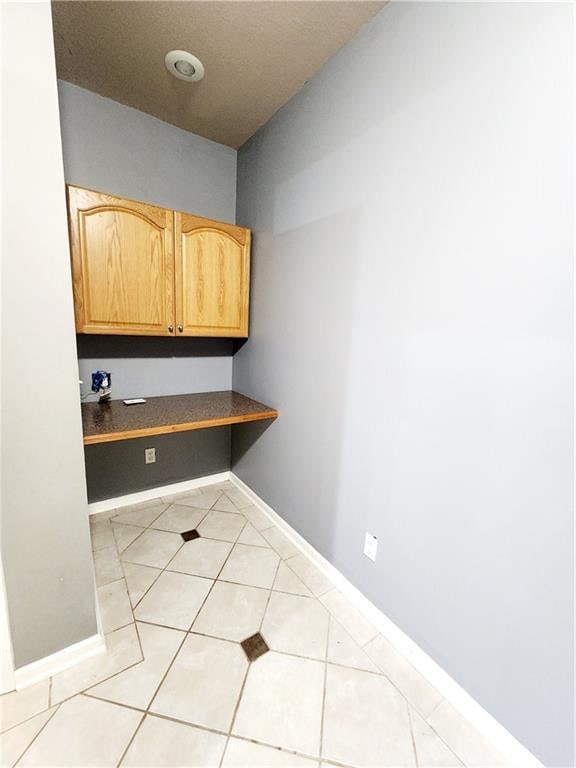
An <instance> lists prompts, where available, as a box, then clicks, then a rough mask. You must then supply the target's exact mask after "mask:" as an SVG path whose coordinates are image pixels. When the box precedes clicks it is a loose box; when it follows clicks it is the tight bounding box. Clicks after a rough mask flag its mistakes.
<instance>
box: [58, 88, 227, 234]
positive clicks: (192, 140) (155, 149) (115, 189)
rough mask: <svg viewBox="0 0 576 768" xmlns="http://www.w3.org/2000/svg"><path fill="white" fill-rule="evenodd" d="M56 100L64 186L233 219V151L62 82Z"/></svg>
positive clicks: (203, 214)
mask: <svg viewBox="0 0 576 768" xmlns="http://www.w3.org/2000/svg"><path fill="white" fill-rule="evenodd" d="M58 97H59V100H60V114H61V125H62V143H63V148H64V175H65V177H66V182H67V183H68V184H78V185H79V186H83V187H89V188H91V189H96V190H98V191H102V192H109V193H110V194H113V195H120V196H122V197H129V198H132V199H134V200H143V201H145V202H147V203H153V204H156V205H161V206H164V207H165V208H176V209H177V210H181V211H190V212H191V213H196V214H198V215H199V216H208V217H209V218H212V219H222V220H223V221H230V222H234V217H235V215H236V210H235V208H236V185H235V180H236V155H237V153H236V150H235V149H231V148H230V147H225V146H224V145H223V144H217V143H216V142H214V141H209V140H208V139H204V138H202V137H201V136H196V135H195V134H193V133H190V132H189V131H183V130H181V129H180V128H176V127H175V126H173V125H169V124H168V123H164V122H163V121H162V120H157V119H156V118H155V117H151V116H150V115H146V114H144V112H139V111H138V110H137V109H132V108H131V107H125V106H124V105H123V104H118V102H116V101H112V100H111V99H106V98H104V97H103V96H98V94H96V93H92V92H91V91H87V90H85V89H84V88H79V87H78V86H76V85H72V84H71V83H66V82H64V81H63V80H59V81H58Z"/></svg>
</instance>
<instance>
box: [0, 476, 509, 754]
mask: <svg viewBox="0 0 576 768" xmlns="http://www.w3.org/2000/svg"><path fill="white" fill-rule="evenodd" d="M90 525H91V531H92V545H93V551H94V567H95V573H96V584H97V590H98V600H99V604H100V611H101V617H102V624H103V631H104V632H105V634H106V645H107V650H106V652H105V653H102V654H100V655H99V656H96V657H94V658H92V659H89V660H87V661H85V662H82V663H80V664H78V665H77V666H75V667H74V668H72V669H69V670H67V671H65V672H62V673H60V674H57V675H55V676H54V677H53V678H52V679H51V680H49V681H48V680H46V681H43V682H41V683H38V684H37V685H33V686H30V687H29V688H26V689H23V690H21V691H18V692H12V693H8V694H6V695H4V696H2V697H0V726H1V727H0V730H1V731H2V735H1V736H0V755H1V758H2V759H1V764H2V766H13V765H23V766H25V765H30V766H31V765H35V766H117V765H122V766H195V767H202V768H209V767H212V766H213V767H214V768H218V767H220V766H221V767H222V768H232V767H235V768H240V767H241V766H244V767H246V768H252V767H254V768H258V767H260V768H267V767H269V768H314V767H316V768H320V766H323V767H324V766H329V765H340V766H354V767H357V768H361V767H362V766H371V767H372V768H379V767H382V768H384V767H385V766H437V767H438V766H446V767H447V766H462V765H466V766H470V767H471V768H472V767H474V766H496V765H504V764H505V763H504V761H503V760H502V759H501V757H499V755H497V754H496V753H495V752H494V751H493V749H492V748H491V747H490V745H489V744H488V743H487V742H485V741H484V740H483V738H482V737H481V736H480V735H479V734H478V733H477V732H476V731H475V730H474V729H473V728H472V727H471V726H470V724H469V723H467V722H466V721H465V720H464V719H463V718H462V717H461V716H460V715H459V714H458V713H457V712H456V711H455V710H454V709H452V708H451V707H450V706H449V705H448V703H447V702H446V701H444V700H443V699H442V697H441V696H440V695H439V694H438V692H437V691H436V690H435V689H434V688H432V687H431V686H430V684H429V683H427V681H426V680H425V679H424V678H423V677H422V676H421V675H420V674H419V673H418V672H417V671H416V670H415V669H414V667H412V665H411V664H409V662H407V661H406V660H405V659H404V658H403V657H402V656H400V655H399V654H398V653H397V652H396V651H395V650H394V648H392V646H390V644H389V643H388V642H387V641H386V640H385V639H384V637H382V636H381V635H379V634H378V632H377V630H376V629H375V628H374V627H373V626H372V625H371V624H370V623H369V622H368V621H367V620H366V619H365V618H364V616H363V615H362V614H360V613H359V612H358V611H357V610H356V609H355V608H354V607H353V606H352V605H351V604H350V603H349V602H348V600H347V599H346V598H345V597H344V596H343V595H342V594H341V593H340V592H338V591H337V590H336V589H334V587H333V585H332V584H331V583H330V581H328V580H327V579H326V577H325V576H324V575H323V574H322V573H320V572H319V571H318V570H317V568H316V567H315V566H314V565H313V563H312V562H311V561H310V560H308V558H307V557H306V556H305V555H303V554H302V553H301V552H300V551H299V550H298V549H297V547H296V546H295V545H294V544H293V543H292V542H291V541H290V540H289V539H288V538H287V537H286V536H285V534H284V533H283V532H282V531H281V530H280V529H279V528H277V527H276V526H275V525H274V524H273V523H272V521H271V520H270V519H269V518H268V517H267V515H265V514H264V513H263V512H262V511H261V510H260V509H258V508H257V507H255V506H253V505H252V504H251V502H250V499H248V498H247V497H246V496H245V495H244V494H243V493H242V492H241V491H240V490H239V489H238V488H236V487H235V486H234V485H232V484H231V483H228V482H226V483H221V484H219V485H216V486H209V487H205V488H203V489H199V490H197V491H194V492H192V493H188V494H186V495H180V496H177V497H172V498H164V499H158V500H157V501H155V502H149V503H146V504H143V505H139V506H135V507H132V508H128V509H126V508H125V509H123V510H117V511H115V512H112V513H105V514H100V515H97V516H93V517H92V518H91V520H90ZM191 531H196V532H197V533H198V534H199V535H198V536H197V535H196V534H191V535H190V534H189V532H191ZM185 533H188V534H189V535H186V536H182V534H185ZM185 539H187V540H185ZM255 635H257V637H256V638H255V639H253V640H251V641H250V642H248V643H245V642H243V641H246V640H248V639H249V638H252V637H253V636H255ZM245 649H246V650H245ZM247 654H248V655H247ZM249 655H251V657H252V658H253V660H252V661H251V660H250V659H249Z"/></svg>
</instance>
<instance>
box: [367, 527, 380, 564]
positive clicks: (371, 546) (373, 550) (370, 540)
mask: <svg viewBox="0 0 576 768" xmlns="http://www.w3.org/2000/svg"><path fill="white" fill-rule="evenodd" d="M377 553H378V539H377V538H376V536H374V535H373V534H371V533H368V532H366V536H365V538H364V554H365V555H366V557H369V558H370V560H374V561H376V555H377Z"/></svg>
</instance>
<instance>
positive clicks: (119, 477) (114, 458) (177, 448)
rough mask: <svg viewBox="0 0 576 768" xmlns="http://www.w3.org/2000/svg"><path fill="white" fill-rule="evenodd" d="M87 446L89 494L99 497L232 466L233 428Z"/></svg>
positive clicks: (187, 478)
mask: <svg viewBox="0 0 576 768" xmlns="http://www.w3.org/2000/svg"><path fill="white" fill-rule="evenodd" d="M134 407H136V406H134ZM146 448H156V463H155V464H145V462H144V450H145V449H146ZM84 450H85V454H86V474H87V478H88V499H89V500H90V501H99V500H100V499H109V498H112V497H114V496H122V495H123V494H126V493H132V492H134V491H142V490H145V489H146V488H157V487H161V486H163V485H169V484H170V483H177V482H179V481H181V480H191V479H193V478H195V477H204V476H205V475H212V474H214V473H216V472H224V471H226V470H228V469H230V427H217V428H212V429H198V430H194V431H192V432H177V433H175V434H173V435H156V436H153V437H139V438H138V439H136V440H121V441H120V442H117V443H99V444H96V445H87V446H85V449H84Z"/></svg>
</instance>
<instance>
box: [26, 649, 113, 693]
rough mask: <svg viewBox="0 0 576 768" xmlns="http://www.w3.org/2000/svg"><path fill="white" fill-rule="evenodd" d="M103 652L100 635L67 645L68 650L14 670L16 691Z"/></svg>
mask: <svg viewBox="0 0 576 768" xmlns="http://www.w3.org/2000/svg"><path fill="white" fill-rule="evenodd" d="M105 650H106V642H105V640H104V637H103V636H102V635H92V637H87V638H86V640H81V641H80V642H79V643H74V645H69V646H68V648H63V649H62V650H61V651H57V652H56V653H52V654H51V655H50V656H45V657H44V658H43V659H39V660H38V661H33V662H32V663H31V664H27V665H26V666H24V667H20V668H19V669H17V670H15V672H14V679H15V685H16V690H20V688H26V686H28V685H33V684H34V683H39V682H40V681H41V680H45V679H46V678H47V677H52V675H55V674H57V673H58V672H63V671H64V670H65V669H68V667H72V666H73V665H74V664H78V662H79V661H84V660H85V659H89V658H90V657H91V656H96V654H97V653H102V652H103V651H105Z"/></svg>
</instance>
